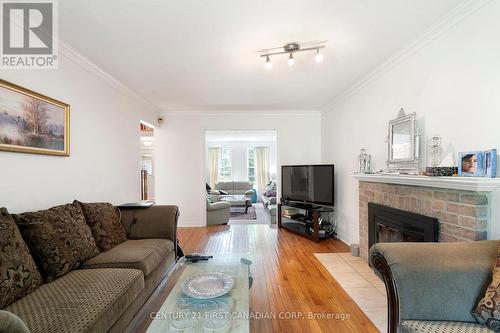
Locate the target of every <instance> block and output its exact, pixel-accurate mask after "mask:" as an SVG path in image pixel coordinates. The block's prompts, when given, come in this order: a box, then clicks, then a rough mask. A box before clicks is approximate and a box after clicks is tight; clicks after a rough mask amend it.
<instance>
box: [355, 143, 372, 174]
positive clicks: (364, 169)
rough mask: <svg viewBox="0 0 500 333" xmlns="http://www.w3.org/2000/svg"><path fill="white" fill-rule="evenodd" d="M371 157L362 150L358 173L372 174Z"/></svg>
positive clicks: (359, 157)
mask: <svg viewBox="0 0 500 333" xmlns="http://www.w3.org/2000/svg"><path fill="white" fill-rule="evenodd" d="M370 162H371V156H370V155H369V154H368V153H367V152H366V149H364V148H363V149H361V151H360V153H359V156H358V173H370Z"/></svg>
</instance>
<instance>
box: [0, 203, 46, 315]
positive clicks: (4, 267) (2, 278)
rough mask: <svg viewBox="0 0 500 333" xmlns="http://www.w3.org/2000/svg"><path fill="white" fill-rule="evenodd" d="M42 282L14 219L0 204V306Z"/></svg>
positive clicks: (32, 289) (25, 293) (5, 304)
mask: <svg viewBox="0 0 500 333" xmlns="http://www.w3.org/2000/svg"><path fill="white" fill-rule="evenodd" d="M42 282H43V281H42V276H41V275H40V272H38V269H37V268H36V265H35V262H34V261H33V258H32V257H31V254H30V252H29V250H28V247H27V246H26V243H24V240H23V238H22V237H21V233H20V232H19V229H17V226H16V223H15V222H14V220H13V219H12V217H11V216H10V215H9V213H8V212H7V209H5V208H0V309H3V308H5V307H6V306H7V305H9V304H11V303H14V302H15V301H17V300H18V299H20V298H21V297H24V296H26V295H28V294H29V293H31V292H32V291H34V290H35V289H36V288H38V287H39V286H40V285H41V284H42Z"/></svg>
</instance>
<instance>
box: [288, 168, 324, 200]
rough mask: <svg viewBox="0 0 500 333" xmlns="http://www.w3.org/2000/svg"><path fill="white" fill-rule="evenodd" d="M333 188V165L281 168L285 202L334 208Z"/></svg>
mask: <svg viewBox="0 0 500 333" xmlns="http://www.w3.org/2000/svg"><path fill="white" fill-rule="evenodd" d="M333 186H334V167H333V164H318V165H283V166H282V167H281V197H282V198H283V199H284V200H290V201H299V202H305V203H313V204H318V205H326V206H333V205H334V202H333V199H334V198H333V188H334V187H333Z"/></svg>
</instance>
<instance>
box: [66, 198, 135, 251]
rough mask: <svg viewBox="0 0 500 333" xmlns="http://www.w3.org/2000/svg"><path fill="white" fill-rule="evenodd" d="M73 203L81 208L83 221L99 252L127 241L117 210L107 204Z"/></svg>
mask: <svg viewBox="0 0 500 333" xmlns="http://www.w3.org/2000/svg"><path fill="white" fill-rule="evenodd" d="M75 203H77V204H79V205H80V206H81V207H82V211H83V215H85V220H86V221H87V224H88V225H89V227H90V230H92V235H93V236H94V239H95V242H96V244H97V246H98V247H99V249H100V250H101V251H108V250H109V249H111V248H113V247H115V246H116V245H118V244H120V243H123V242H124V241H126V240H127V233H126V232H125V228H124V227H123V225H122V224H121V223H120V211H119V209H118V208H116V207H113V205H112V204H110V203H107V202H93V203H83V202H79V201H76V200H75Z"/></svg>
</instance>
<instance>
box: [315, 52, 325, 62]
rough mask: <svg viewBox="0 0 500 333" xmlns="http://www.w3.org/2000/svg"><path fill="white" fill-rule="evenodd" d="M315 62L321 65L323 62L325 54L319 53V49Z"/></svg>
mask: <svg viewBox="0 0 500 333" xmlns="http://www.w3.org/2000/svg"><path fill="white" fill-rule="evenodd" d="M314 60H316V62H318V63H320V62H322V61H323V53H319V49H316V54H315V55H314Z"/></svg>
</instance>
